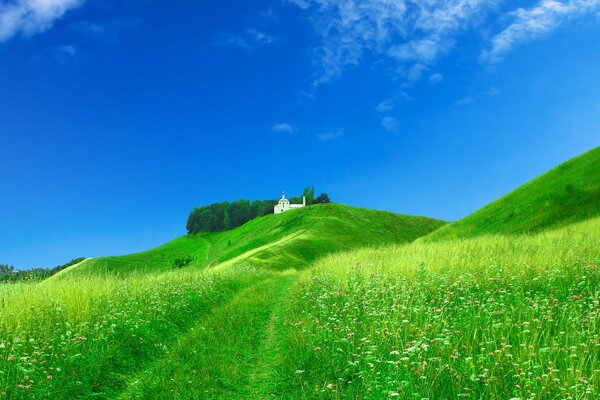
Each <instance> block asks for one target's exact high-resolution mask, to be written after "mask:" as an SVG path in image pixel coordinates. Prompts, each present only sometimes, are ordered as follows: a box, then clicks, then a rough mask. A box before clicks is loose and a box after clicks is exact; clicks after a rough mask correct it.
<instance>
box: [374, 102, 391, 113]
mask: <svg viewBox="0 0 600 400" xmlns="http://www.w3.org/2000/svg"><path fill="white" fill-rule="evenodd" d="M393 109H394V101H393V100H391V99H386V100H383V101H382V102H381V103H379V104H377V107H375V111H377V112H386V111H390V110H393Z"/></svg>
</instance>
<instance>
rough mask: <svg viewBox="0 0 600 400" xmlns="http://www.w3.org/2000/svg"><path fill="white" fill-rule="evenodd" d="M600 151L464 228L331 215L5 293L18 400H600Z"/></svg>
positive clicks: (296, 215) (6, 344)
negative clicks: (462, 399)
mask: <svg viewBox="0 0 600 400" xmlns="http://www.w3.org/2000/svg"><path fill="white" fill-rule="evenodd" d="M599 156H600V151H599V149H595V150H593V151H592V152H590V153H587V154H585V155H583V156H581V157H578V158H576V159H574V160H571V161H569V162H567V163H565V164H563V165H562V166H560V167H558V168H557V169H555V170H552V171H550V172H549V173H547V174H545V175H543V176H541V177H540V178H537V179H535V180H533V181H532V182H530V183H529V184H527V185H525V186H523V187H522V188H520V189H518V190H517V191H515V192H513V193H511V194H509V195H507V196H505V197H504V198H502V199H499V200H498V201H496V202H494V203H492V204H490V206H488V207H485V208H483V209H482V210H480V211H478V212H476V213H474V214H473V215H472V216H469V217H467V218H465V219H464V220H461V221H458V222H456V223H453V224H450V225H448V226H444V222H442V221H438V220H433V219H428V218H423V217H410V216H403V215H397V214H392V213H388V212H382V211H373V210H366V209H359V208H353V207H349V206H343V205H334V204H327V205H318V206H313V207H307V208H304V209H299V210H294V211H290V212H288V213H285V214H282V215H270V216H266V217H262V218H257V219H255V220H253V221H250V222H248V223H247V224H245V225H243V226H241V227H238V228H236V229H233V230H231V231H227V232H219V233H211V234H199V235H193V236H185V237H181V238H178V239H175V240H174V241H172V242H169V243H167V244H165V245H163V246H160V247H157V248H155V249H153V250H150V251H147V252H143V253H137V254H132V255H126V256H118V257H105V258H97V259H88V260H85V261H83V262H82V263H80V264H78V265H74V266H72V267H69V268H67V269H66V270H64V271H61V272H60V273H58V274H57V275H55V276H53V277H52V278H50V279H47V280H45V281H43V282H39V283H16V284H3V285H0V399H2V400H4V399H11V400H12V399H69V400H70V399H120V400H125V399H186V400H187V399H189V400H193V399H223V398H232V399H271V398H278V399H392V398H398V399H407V400H408V399H415V400H421V399H430V400H434V399H461V398H467V399H497V400H517V399H521V400H525V399H529V400H534V399H544V400H545V399H549V400H559V399H560V400H563V399H568V400H570V399H573V400H592V399H598V398H600V392H599V387H598V386H599V385H600V326H599V318H600V216H599V215H598V212H599V209H600V205H599V204H598V201H599V198H600V196H599V189H600V177H599V176H598V173H599V172H598V171H600V168H598V167H599V166H598V160H599V158H600V157H599ZM438 228H439V230H438V231H436V232H434V231H435V230H436V229H438ZM431 232H433V234H431ZM428 234H429V235H428ZM425 235H428V236H425ZM418 238H421V239H418Z"/></svg>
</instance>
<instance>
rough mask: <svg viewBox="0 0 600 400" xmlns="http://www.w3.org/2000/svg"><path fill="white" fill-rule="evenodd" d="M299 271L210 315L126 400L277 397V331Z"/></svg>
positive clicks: (243, 294) (141, 378)
mask: <svg viewBox="0 0 600 400" xmlns="http://www.w3.org/2000/svg"><path fill="white" fill-rule="evenodd" d="M296 278H297V273H296V272H283V273H279V274H277V275H275V276H274V277H273V278H269V279H267V280H265V281H261V282H258V283H256V284H254V285H252V286H250V287H248V288H246V289H244V290H242V291H241V292H240V293H239V294H237V295H236V296H235V297H234V298H233V299H232V300H231V301H230V302H229V303H227V304H225V305H223V306H221V307H218V308H216V309H215V310H213V311H212V312H211V313H209V314H208V315H206V316H205V317H204V318H203V319H202V320H201V321H200V322H199V323H198V325H197V326H196V327H194V328H193V329H192V330H191V331H190V332H189V333H188V334H187V335H185V336H184V337H182V338H181V339H180V340H179V341H178V342H177V343H175V344H174V345H173V348H172V350H171V351H170V352H169V354H168V355H167V356H165V357H164V358H163V359H160V360H158V361H156V362H155V363H153V364H152V365H151V366H150V367H149V368H148V369H146V370H145V371H143V372H142V373H140V374H138V375H137V376H136V377H135V378H134V379H132V381H131V384H130V386H129V387H128V388H127V390H125V392H123V393H122V395H121V396H120V397H119V398H120V399H190V400H191V399H223V398H235V399H262V398H273V397H272V395H271V393H272V387H273V385H274V382H275V381H274V378H275V376H274V372H275V370H274V368H275V366H276V365H277V360H278V358H279V349H278V347H277V346H278V345H277V340H276V331H277V329H278V327H279V324H280V323H282V319H283V318H282V312H283V305H284V304H285V302H286V300H287V295H288V293H289V288H290V287H291V286H292V284H293V283H294V281H295V280H296Z"/></svg>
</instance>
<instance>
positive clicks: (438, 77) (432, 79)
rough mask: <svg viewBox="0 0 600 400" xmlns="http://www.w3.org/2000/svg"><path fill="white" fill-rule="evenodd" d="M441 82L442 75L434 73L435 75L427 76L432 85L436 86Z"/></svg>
mask: <svg viewBox="0 0 600 400" xmlns="http://www.w3.org/2000/svg"><path fill="white" fill-rule="evenodd" d="M443 80H444V75H442V74H440V73H439V72H436V73H435V74H431V75H430V76H429V83H431V84H432V85H437V84H438V83H440V82H441V81H443Z"/></svg>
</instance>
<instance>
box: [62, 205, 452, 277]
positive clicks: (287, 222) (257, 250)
mask: <svg viewBox="0 0 600 400" xmlns="http://www.w3.org/2000/svg"><path fill="white" fill-rule="evenodd" d="M443 224H444V222H443V221H439V220H435V219H430V218H425V217H413V216H406V215H399V214H394V213H390V212H385V211H374V210H368V209H362V208H355V207H350V206H345V205H340V204H320V205H315V206H311V207H306V208H302V209H298V210H293V211H290V212H287V213H284V214H279V215H267V216H264V217H260V218H256V219H254V220H252V221H250V222H248V223H246V224H244V225H242V226H240V227H238V228H235V229H232V230H230V231H225V232H216V233H201V234H196V235H188V236H183V237H180V238H177V239H175V240H173V241H171V242H169V243H167V244H164V245H162V246H159V247H157V248H155V249H152V250H149V251H146V252H142V253H136V254H131V255H125V256H116V257H102V258H95V259H89V260H86V261H84V262H83V263H81V264H79V265H77V266H74V267H72V268H70V269H68V270H66V271H64V272H62V273H61V274H58V275H57V276H56V278H58V279H61V278H63V277H65V276H73V275H80V274H88V273H90V272H94V273H97V272H111V273H121V274H127V273H132V272H164V271H168V270H171V269H176V268H177V264H179V265H180V266H181V265H182V264H186V265H185V268H206V267H212V266H216V265H219V264H220V266H221V267H224V266H227V265H233V264H251V265H254V266H258V267H264V268H268V269H275V270H282V269H288V268H303V267H305V266H307V265H308V264H309V263H310V262H311V261H313V260H315V259H316V258H318V257H320V256H322V255H325V254H328V253H332V252H335V251H341V250H348V249H353V248H356V247H360V246H367V245H370V246H373V245H385V244H391V243H407V242H411V241H414V240H415V239H417V238H418V237H421V236H423V235H426V234H428V233H430V232H432V231H434V230H436V229H438V228H439V227H440V226H442V225H443Z"/></svg>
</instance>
